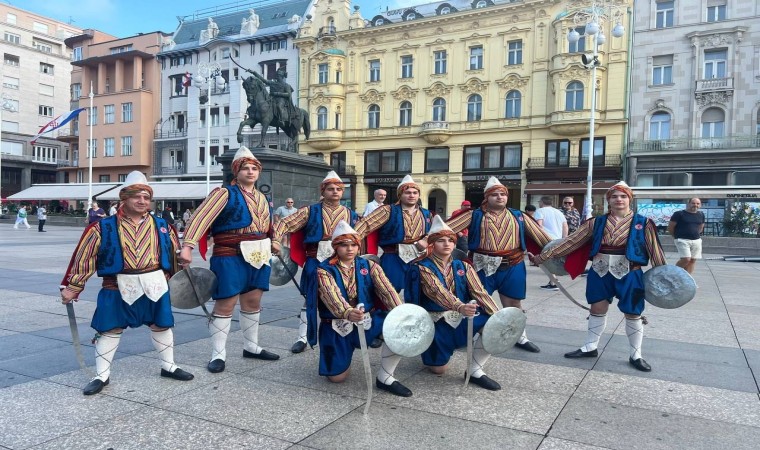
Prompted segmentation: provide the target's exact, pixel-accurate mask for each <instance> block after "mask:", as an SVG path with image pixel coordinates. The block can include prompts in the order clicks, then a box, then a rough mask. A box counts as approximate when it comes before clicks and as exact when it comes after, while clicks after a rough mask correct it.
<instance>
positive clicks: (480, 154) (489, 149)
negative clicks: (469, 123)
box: [464, 143, 522, 171]
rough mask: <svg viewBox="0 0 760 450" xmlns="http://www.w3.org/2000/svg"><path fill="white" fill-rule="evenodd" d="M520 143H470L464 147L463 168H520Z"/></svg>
mask: <svg viewBox="0 0 760 450" xmlns="http://www.w3.org/2000/svg"><path fill="white" fill-rule="evenodd" d="M521 161H522V145H521V144H509V143H508V144H491V145H472V146H465V148H464V170H465V171H467V170H484V169H489V170H497V169H499V170H500V169H517V170H519V169H520V166H521Z"/></svg>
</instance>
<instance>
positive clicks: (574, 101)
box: [565, 81, 583, 111]
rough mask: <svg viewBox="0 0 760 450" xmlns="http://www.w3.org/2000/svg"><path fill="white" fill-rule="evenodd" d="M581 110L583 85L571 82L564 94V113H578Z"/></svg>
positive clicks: (578, 82)
mask: <svg viewBox="0 0 760 450" xmlns="http://www.w3.org/2000/svg"><path fill="white" fill-rule="evenodd" d="M582 109H583V83H581V82H580V81H571V82H570V84H568V85H567V91H566V92H565V111H580V110H582Z"/></svg>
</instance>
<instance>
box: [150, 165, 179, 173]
mask: <svg viewBox="0 0 760 450" xmlns="http://www.w3.org/2000/svg"><path fill="white" fill-rule="evenodd" d="M185 173H187V169H185V167H184V166H179V167H155V168H153V175H182V174H185Z"/></svg>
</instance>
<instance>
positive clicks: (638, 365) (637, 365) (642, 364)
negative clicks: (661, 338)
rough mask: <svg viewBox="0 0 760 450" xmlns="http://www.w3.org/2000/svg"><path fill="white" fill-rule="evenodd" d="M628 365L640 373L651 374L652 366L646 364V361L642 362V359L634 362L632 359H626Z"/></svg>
mask: <svg viewBox="0 0 760 450" xmlns="http://www.w3.org/2000/svg"><path fill="white" fill-rule="evenodd" d="M628 363H629V364H630V365H632V366H633V367H635V368H636V369H638V370H640V371H642V372H651V371H652V366H650V365H649V364H647V362H646V361H644V358H639V359H637V360H635V361H634V359H633V358H628Z"/></svg>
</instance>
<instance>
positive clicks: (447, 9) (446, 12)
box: [441, 6, 451, 15]
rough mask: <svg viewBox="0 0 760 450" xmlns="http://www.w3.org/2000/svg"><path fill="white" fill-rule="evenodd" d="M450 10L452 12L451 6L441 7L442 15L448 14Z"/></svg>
mask: <svg viewBox="0 0 760 450" xmlns="http://www.w3.org/2000/svg"><path fill="white" fill-rule="evenodd" d="M450 12H451V8H449V7H448V6H444V7H443V8H441V15H444V14H448V13H450Z"/></svg>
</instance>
